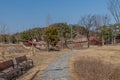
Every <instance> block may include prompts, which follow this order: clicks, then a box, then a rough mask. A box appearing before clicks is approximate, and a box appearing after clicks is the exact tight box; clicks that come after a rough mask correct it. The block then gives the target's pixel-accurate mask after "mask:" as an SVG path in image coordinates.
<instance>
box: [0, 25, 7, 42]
mask: <svg viewBox="0 0 120 80" xmlns="http://www.w3.org/2000/svg"><path fill="white" fill-rule="evenodd" d="M0 29H1V30H0V34H1V42H4V43H6V42H7V37H6V35H7V27H6V25H1V27H0Z"/></svg>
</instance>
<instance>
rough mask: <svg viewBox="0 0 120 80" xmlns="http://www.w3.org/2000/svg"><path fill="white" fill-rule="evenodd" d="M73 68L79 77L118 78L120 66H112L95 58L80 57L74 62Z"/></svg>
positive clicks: (96, 78)
mask: <svg viewBox="0 0 120 80" xmlns="http://www.w3.org/2000/svg"><path fill="white" fill-rule="evenodd" d="M74 69H75V72H76V73H77V75H78V76H79V77H78V78H79V79H81V78H82V79H84V80H120V76H119V75H120V67H114V66H113V65H112V64H109V63H103V62H102V61H101V60H98V59H95V58H90V57H86V58H84V57H80V59H79V61H76V62H75V63H74Z"/></svg>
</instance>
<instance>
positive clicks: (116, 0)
mask: <svg viewBox="0 0 120 80" xmlns="http://www.w3.org/2000/svg"><path fill="white" fill-rule="evenodd" d="M108 9H109V11H110V13H111V14H112V16H113V17H114V19H115V21H116V23H120V0H109V3H108Z"/></svg>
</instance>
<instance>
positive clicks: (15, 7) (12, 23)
mask: <svg viewBox="0 0 120 80" xmlns="http://www.w3.org/2000/svg"><path fill="white" fill-rule="evenodd" d="M107 2H108V0H0V25H3V24H5V25H7V28H8V29H9V32H10V33H13V32H17V31H18V32H20V31H23V30H26V29H29V28H33V27H37V26H40V27H44V26H46V25H47V23H48V21H49V23H51V24H52V23H56V22H67V23H68V24H77V23H78V21H79V19H80V17H81V16H84V15H87V14H100V15H104V14H108V15H110V13H109V11H108V9H107Z"/></svg>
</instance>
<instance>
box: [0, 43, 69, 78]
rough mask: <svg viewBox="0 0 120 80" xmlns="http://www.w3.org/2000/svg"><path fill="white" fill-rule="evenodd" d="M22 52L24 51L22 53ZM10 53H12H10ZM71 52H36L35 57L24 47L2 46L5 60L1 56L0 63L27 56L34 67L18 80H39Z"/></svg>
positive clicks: (1, 49) (0, 48) (0, 51)
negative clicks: (56, 61)
mask: <svg viewBox="0 0 120 80" xmlns="http://www.w3.org/2000/svg"><path fill="white" fill-rule="evenodd" d="M10 47H11V48H12V49H15V51H14V50H8V51H6V49H7V48H10ZM21 50H22V51H21ZM9 51H10V52H9ZM68 51H70V50H69V49H64V50H62V51H53V52H52V51H51V52H47V51H39V50H36V51H35V55H34V56H33V54H32V51H31V50H28V49H24V48H23V47H22V45H0V53H2V52H5V54H4V58H3V56H2V55H0V61H5V60H9V59H13V60H14V58H15V57H18V56H21V55H27V57H28V58H31V59H33V62H34V65H35V66H34V67H33V68H32V69H30V70H28V71H27V72H26V73H25V74H24V75H22V76H21V77H19V78H18V79H17V80H39V79H40V77H41V75H42V74H43V72H44V70H45V68H46V67H47V66H48V65H49V64H50V63H52V62H53V61H54V60H56V59H57V58H58V57H59V56H61V55H63V54H65V53H67V52H68Z"/></svg>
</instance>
